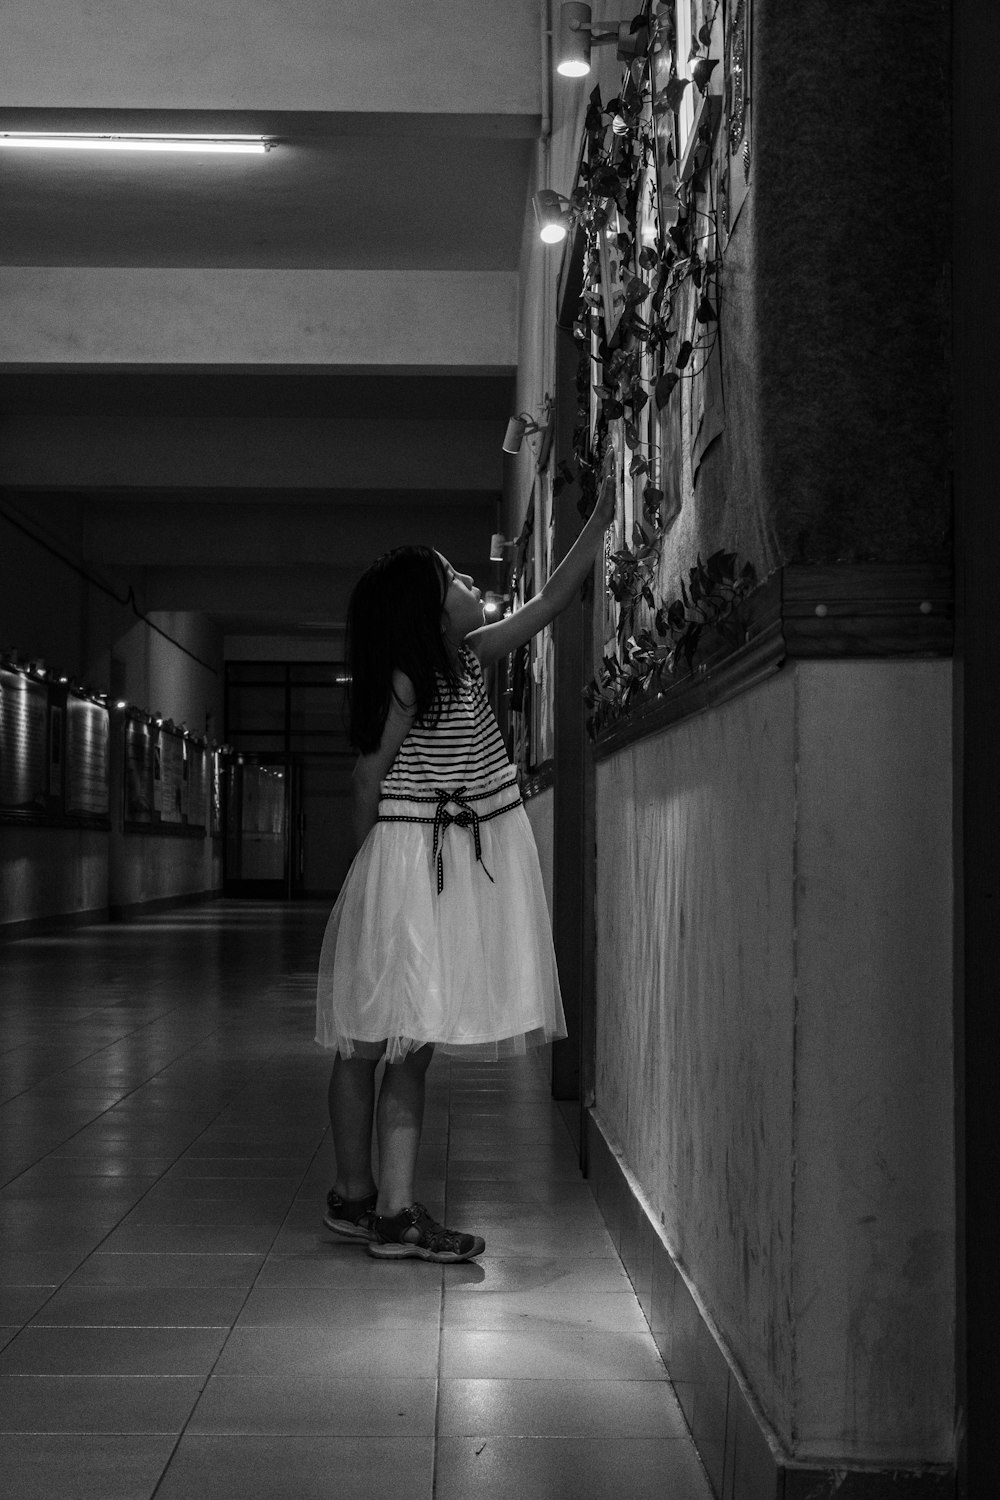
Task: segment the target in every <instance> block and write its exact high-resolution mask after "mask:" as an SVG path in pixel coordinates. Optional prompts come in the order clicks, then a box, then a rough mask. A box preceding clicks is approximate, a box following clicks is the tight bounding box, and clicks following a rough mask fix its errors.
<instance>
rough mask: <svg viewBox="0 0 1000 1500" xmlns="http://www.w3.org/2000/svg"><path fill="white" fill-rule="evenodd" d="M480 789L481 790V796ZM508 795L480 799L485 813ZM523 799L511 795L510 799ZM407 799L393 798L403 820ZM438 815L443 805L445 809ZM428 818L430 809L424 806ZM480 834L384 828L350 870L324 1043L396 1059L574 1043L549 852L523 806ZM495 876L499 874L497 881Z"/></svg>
mask: <svg viewBox="0 0 1000 1500" xmlns="http://www.w3.org/2000/svg"><path fill="white" fill-rule="evenodd" d="M467 795H471V792H470V793H469V794H467ZM503 800H504V798H503V795H502V794H498V795H496V796H492V795H491V794H490V793H489V791H488V790H487V791H485V792H483V791H482V790H481V791H480V793H479V797H478V800H477V802H476V803H475V805H476V808H477V813H478V814H479V816H480V817H483V815H485V814H488V813H489V812H491V811H495V810H496V809H497V808H498V807H499V806H501V805H502V803H503ZM506 801H507V802H509V801H510V793H509V792H508V793H507V794H506ZM401 809H402V813H403V814H404V815H405V812H406V810H407V808H406V804H400V803H399V802H398V801H396V802H383V803H382V804H380V812H383V813H390V814H392V815H394V816H397V817H399V816H400V814H401ZM431 810H433V808H432V809H431ZM414 811H415V812H417V813H420V812H423V813H425V814H426V813H427V811H428V809H427V807H426V806H419V805H417V806H415V808H414ZM479 836H480V849H481V858H480V859H477V857H476V845H475V838H474V835H473V830H472V828H471V827H461V826H458V825H455V824H452V825H451V826H449V827H446V828H445V829H444V830H443V831H439V849H440V855H441V875H442V887H441V890H440V891H439V890H438V864H437V859H436V858H435V855H434V828H433V826H432V825H431V824H430V823H417V822H409V821H398V822H378V823H376V824H375V826H374V828H372V830H371V832H370V833H369V835H368V837H367V838H366V840H365V842H364V844H363V845H362V846H361V848H360V850H359V851H358V854H357V856H356V857H355V860H354V863H353V864H352V865H351V868H350V870H349V871H348V875H347V879H346V880H345V882H344V885H343V889H342V890H341V892H340V895H339V897H338V899H337V903H336V905H335V906H334V908H333V912H332V913H331V915H330V920H329V922H328V924H327V929H326V936H325V938H324V940H323V950H322V954H321V956H320V965H319V982H318V988H317V1003H316V1040H317V1042H318V1043H319V1044H320V1046H322V1047H326V1048H329V1049H331V1050H336V1051H337V1052H339V1053H340V1054H341V1056H343V1057H351V1056H353V1055H354V1054H355V1053H357V1054H358V1055H360V1056H365V1057H378V1056H381V1055H382V1052H383V1051H385V1054H386V1057H387V1059H388V1060H389V1061H390V1062H392V1061H396V1060H398V1059H399V1058H401V1057H403V1056H405V1055H406V1053H407V1052H409V1051H411V1050H412V1049H414V1048H417V1047H422V1046H424V1045H425V1043H427V1042H433V1043H435V1044H436V1046H437V1048H438V1049H439V1050H441V1051H443V1052H450V1053H456V1054H462V1055H465V1056H469V1057H477V1058H489V1059H495V1058H498V1057H502V1056H505V1055H509V1054H512V1053H523V1052H524V1051H525V1049H526V1048H527V1047H529V1046H537V1045H540V1044H541V1043H544V1042H548V1041H551V1040H553V1039H554V1038H556V1037H562V1036H565V1035H566V1023H565V1019H564V1016H563V1009H562V1001H561V999H560V995H559V980H558V977H557V974H556V963H555V954H554V952H553V948H552V932H551V928H550V925H549V914H548V908H547V906H546V902H545V894H544V891H543V888H542V878H541V871H540V869H539V865H538V852H537V850H536V848H535V840H534V836H533V835H532V832H531V825H530V823H529V822H528V818H527V814H526V813H525V811H524V808H523V807H522V806H520V804H518V805H516V806H514V807H509V808H507V809H506V810H504V811H501V812H499V813H498V814H497V815H496V816H494V817H492V818H489V817H483V821H482V822H480V825H479ZM491 876H492V879H491V878H490V877H491Z"/></svg>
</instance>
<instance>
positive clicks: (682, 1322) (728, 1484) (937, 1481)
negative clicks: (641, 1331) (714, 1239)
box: [584, 1108, 956, 1500]
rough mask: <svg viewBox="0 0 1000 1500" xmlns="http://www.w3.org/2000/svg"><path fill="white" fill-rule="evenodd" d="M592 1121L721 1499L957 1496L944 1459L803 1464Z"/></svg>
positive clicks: (614, 1204)
mask: <svg viewBox="0 0 1000 1500" xmlns="http://www.w3.org/2000/svg"><path fill="white" fill-rule="evenodd" d="M584 1120H585V1130H586V1135H587V1160H588V1166H589V1169H588V1182H589V1186H590V1189H591V1191H592V1193H593V1194H594V1197H595V1199H596V1201H597V1206H598V1208H599V1209H600V1211H601V1214H602V1216H603V1218H604V1221H605V1223H606V1225H607V1227H608V1231H609V1233H610V1235H611V1237H612V1239H613V1240H614V1244H615V1248H616V1250H617V1251H618V1254H619V1255H620V1256H621V1259H622V1263H623V1264H624V1266H625V1270H626V1271H627V1273H628V1276H629V1279H630V1280H631V1282H632V1285H633V1287H634V1289H635V1293H636V1297H637V1298H638V1301H639V1306H640V1307H641V1308H642V1311H643V1315H644V1317H645V1318H646V1321H647V1323H648V1324H649V1328H650V1332H651V1333H652V1335H653V1339H654V1341H655V1343H656V1347H657V1349H658V1350H659V1353H660V1357H661V1359H662V1360H663V1363H664V1365H665V1366H666V1370H667V1374H668V1375H669V1376H670V1379H671V1381H672V1382H673V1385H674V1389H675V1391H676V1394H677V1397H678V1400H679V1402H680V1406H681V1410H682V1412H683V1414H684V1420H685V1421H686V1422H687V1424H688V1427H689V1428H690V1431H691V1435H692V1437H693V1439H694V1442H695V1445H696V1446H697V1448H698V1452H699V1455H700V1457H701V1460H702V1463H703V1464H704V1466H705V1470H706V1473H707V1474H708V1478H709V1482H710V1483H711V1485H712V1488H713V1490H714V1492H715V1495H716V1496H717V1497H718V1500H834V1497H835V1500H954V1496H955V1493H956V1481H955V1472H954V1470H953V1469H950V1468H947V1467H944V1466H940V1465H926V1466H923V1467H920V1468H912V1469H901V1468H890V1467H886V1468H883V1467H879V1466H877V1465H874V1464H856V1465H853V1466H851V1465H847V1464H845V1463H844V1461H843V1460H842V1459H837V1460H833V1459H829V1460H825V1461H824V1460H820V1459H817V1460H815V1461H811V1462H809V1463H803V1462H801V1461H798V1460H796V1459H794V1458H792V1457H791V1455H789V1454H788V1453H786V1452H785V1451H784V1450H783V1448H782V1445H781V1443H780V1441H779V1439H778V1437H777V1436H776V1434H775V1433H774V1431H773V1429H772V1428H771V1426H770V1424H769V1423H768V1422H767V1419H766V1418H765V1416H764V1415H763V1413H762V1411H761V1409H760V1407H759V1405H758V1404H757V1402H756V1400H755V1399H754V1396H753V1392H752V1390H751V1389H750V1387H749V1385H748V1383H747V1381H746V1379H745V1378H744V1376H743V1374H742V1372H741V1371H740V1370H739V1368H738V1366H737V1364H736V1361H735V1360H734V1358H733V1356H732V1354H731V1353H730V1351H729V1350H728V1348H727V1346H726V1342H725V1339H724V1337H723V1335H722V1334H721V1332H720V1331H719V1329H718V1328H717V1327H716V1326H715V1324H714V1322H713V1320H712V1318H711V1316H710V1314H709V1313H708V1312H707V1310H706V1309H705V1307H704V1306H703V1304H702V1302H701V1299H700V1297H699V1296H698V1292H697V1288H696V1287H695V1286H694V1284H693V1283H692V1281H691V1279H690V1277H689V1276H688V1274H687V1272H686V1271H685V1270H684V1268H683V1267H682V1266H681V1264H680V1262H679V1260H678V1259H677V1257H676V1256H675V1255H674V1254H673V1253H672V1251H671V1249H670V1247H669V1245H668V1244H667V1242H666V1239H665V1237H664V1235H663V1231H662V1229H661V1228H660V1226H659V1225H658V1224H657V1223H656V1222H655V1219H654V1218H653V1215H652V1213H651V1210H650V1208H649V1205H648V1203H647V1202H646V1200H645V1196H644V1194H643V1192H642V1189H641V1187H640V1185H639V1183H638V1182H637V1181H636V1179H635V1178H634V1176H633V1174H632V1173H631V1172H630V1171H629V1169H628V1167H627V1165H626V1163H625V1161H624V1159H623V1156H622V1153H621V1151H620V1149H619V1148H618V1147H617V1146H616V1145H615V1143H614V1141H613V1139H612V1137H611V1136H610V1133H609V1132H608V1131H607V1129H606V1128H605V1126H604V1125H603V1123H602V1121H601V1119H600V1116H599V1114H598V1112H597V1111H596V1110H595V1109H593V1108H590V1109H587V1110H586V1111H585V1115H584Z"/></svg>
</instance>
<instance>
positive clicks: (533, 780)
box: [521, 759, 556, 802]
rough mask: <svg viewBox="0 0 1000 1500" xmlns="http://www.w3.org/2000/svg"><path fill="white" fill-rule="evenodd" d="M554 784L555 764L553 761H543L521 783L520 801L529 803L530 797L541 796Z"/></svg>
mask: <svg viewBox="0 0 1000 1500" xmlns="http://www.w3.org/2000/svg"><path fill="white" fill-rule="evenodd" d="M555 783H556V763H555V761H554V760H552V759H549V760H543V761H542V762H541V764H540V765H538V766H536V767H535V769H534V770H533V771H532V772H530V774H529V775H527V776H526V777H525V778H524V780H523V782H522V783H521V800H522V801H523V802H530V801H531V799H532V797H539V796H541V794H542V792H547V791H549V789H550V788H551V787H553V786H555Z"/></svg>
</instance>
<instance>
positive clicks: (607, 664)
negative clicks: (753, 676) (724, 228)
mask: <svg viewBox="0 0 1000 1500" xmlns="http://www.w3.org/2000/svg"><path fill="white" fill-rule="evenodd" d="M718 9H719V0H716V5H715V10H714V11H713V14H712V16H711V17H710V18H709V19H708V20H706V21H705V23H704V24H703V25H702V27H701V28H700V30H699V32H698V35H697V38H696V40H695V42H694V45H693V47H692V51H691V55H690V57H689V58H687V59H684V60H683V62H684V67H685V69H687V68H688V65H690V76H689V77H686V76H681V75H680V73H679V71H678V67H677V59H676V36H675V31H674V19H673V6H672V5H670V4H667V3H658V4H656V5H655V6H652V7H650V6H647V7H645V8H644V10H643V11H642V12H641V13H640V15H638V16H636V17H635V19H634V21H633V23H632V30H633V31H639V30H642V29H645V30H647V34H648V48H649V57H650V59H651V58H652V56H653V53H654V51H659V50H660V49H662V48H667V49H668V50H669V53H670V54H672V55H673V57H674V60H673V63H672V65H671V68H670V76H669V78H668V82H667V84H666V86H665V87H663V88H662V89H661V90H660V91H659V92H658V93H657V94H656V96H655V97H654V96H653V89H652V85H651V82H650V79H651V77H652V72H653V70H652V67H649V68H647V69H646V72H645V74H644V75H643V81H642V82H641V83H640V82H637V80H636V78H635V77H634V75H633V73H632V70H631V69H630V70H629V71H628V72H627V73H626V75H625V77H624V79H623V84H622V88H621V91H620V93H619V94H618V96H617V97H615V98H613V99H609V100H608V102H607V103H606V104H605V103H603V102H602V99H601V94H600V90H599V89H598V88H595V89H594V90H593V92H592V93H591V95H590V99H589V103H588V108H587V114H586V120H585V127H584V128H585V136H586V140H585V150H584V153H583V160H582V163H581V167H580V175H579V181H578V183H577V186H576V188H575V190H574V192H573V195H572V197H571V199H570V214H571V216H572V217H573V218H574V219H575V221H576V222H577V223H579V224H580V225H582V227H583V228H584V230H585V233H586V248H585V257H584V277H583V288H582V292H581V297H580V302H579V306H578V309H577V313H576V316H575V319H574V323H573V334H574V337H575V339H576V342H577V347H578V350H579V365H578V373H577V398H578V403H577V422H576V425H575V427H574V433H573V445H572V459H571V460H570V461H568V462H565V461H564V462H563V463H561V464H560V465H559V467H558V470H557V474H556V478H555V481H554V486H553V490H554V493H556V494H558V493H559V492H560V491H561V490H562V489H563V488H564V487H565V486H566V485H567V484H576V485H577V486H578V487H579V490H580V498H579V501H578V504H579V509H580V510H581V512H582V513H583V514H584V515H589V514H590V511H591V509H592V508H593V504H594V499H595V495H596V471H597V467H598V465H599V460H600V456H601V454H602V453H603V450H604V448H605V446H606V443H607V430H608V424H609V423H611V422H621V423H622V430H623V435H624V438H625V441H626V443H627V445H628V447H629V449H630V450H631V458H630V462H629V468H628V472H629V475H630V477H631V478H632V479H638V478H641V477H643V476H646V483H645V484H644V486H643V491H642V520H641V521H638V520H637V521H636V523H635V526H634V529H633V534H632V538H631V545H626V546H624V547H622V548H620V549H619V550H618V551H616V552H615V553H613V554H612V556H611V558H610V568H609V572H608V575H607V587H608V590H609V592H610V593H611V595H612V597H613V598H614V600H615V602H616V604H617V605H618V629H617V634H616V642H615V650H614V651H612V652H609V653H608V654H606V655H605V656H604V658H603V662H602V665H601V669H600V670H599V672H598V673H597V674H596V675H595V677H594V678H593V679H592V681H591V682H590V683H589V684H588V686H587V689H586V692H585V697H586V701H587V706H588V709H589V717H588V729H589V732H590V734H591V735H592V736H596V735H597V734H598V733H599V732H600V730H601V729H602V728H604V727H605V726H606V725H607V724H609V723H613V722H615V721H617V720H619V719H621V718H622V717H623V716H624V715H626V714H627V713H628V712H629V711H630V709H631V708H632V707H633V706H634V705H635V704H636V703H638V702H639V701H642V700H644V699H646V698H648V697H649V696H650V695H655V694H657V693H660V692H662V691H663V690H664V689H665V688H666V687H667V686H669V685H670V684H671V683H672V682H673V681H675V680H677V679H678V678H679V677H680V676H681V675H682V674H684V673H686V672H690V671H691V670H692V668H693V666H694V664H695V660H696V658H697V656H698V654H699V652H700V650H701V649H702V648H703V646H704V642H705V639H706V633H707V634H708V635H709V637H710V638H711V640H712V641H713V642H717V641H719V640H720V639H726V638H727V635H731V637H732V640H733V641H734V642H735V641H736V639H737V636H738V632H737V629H736V621H735V618H734V617H735V615H736V611H737V610H738V607H739V605H740V603H741V602H742V601H743V600H744V599H745V598H746V596H747V595H748V594H749V592H750V590H751V589H752V588H753V586H754V583H755V581H756V580H755V577H754V571H753V568H752V566H751V565H750V564H749V563H745V564H743V565H742V566H741V565H740V564H739V563H738V561H737V558H736V555H735V553H733V552H727V551H725V550H720V551H718V552H716V553H713V555H712V556H711V557H710V558H709V559H708V560H707V562H703V561H702V560H701V558H700V557H699V558H698V560H697V562H696V563H695V566H694V567H693V568H691V569H689V571H688V574H687V577H686V578H682V579H681V580H680V583H679V587H678V590H677V593H676V596H675V597H673V598H671V599H669V600H667V599H665V598H663V596H662V594H661V592H660V589H659V583H658V579H659V573H660V566H661V558H662V551H663V540H664V531H663V526H664V523H663V519H662V507H663V502H664V498H665V496H664V492H663V490H662V489H661V488H660V487H659V486H657V485H656V484H655V483H653V481H652V478H651V477H650V476H651V472H652V469H653V463H652V452H651V450H650V445H649V444H647V443H644V442H643V440H642V435H641V426H640V418H641V415H642V413H643V412H644V411H645V409H646V408H647V406H648V405H649V403H652V404H653V406H654V407H655V410H656V411H657V412H662V411H664V410H665V409H666V408H667V407H668V405H669V403H670V402H671V401H672V400H674V401H675V400H677V399H678V388H679V387H680V385H681V383H682V382H683V381H685V380H693V379H694V378H696V377H697V376H698V375H700V374H701V372H702V371H703V369H704V368H705V365H706V363H707V360H708V358H709V357H710V355H711V352H712V349H713V347H714V343H715V340H716V338H717V337H718V329H719V320H720V310H721V306H722V295H721V292H722V258H721V252H720V251H719V248H718V244H719V241H718V235H717V232H716V231H717V224H716V222H715V215H714V212H712V211H708V212H706V211H705V210H704V209H703V208H701V207H699V205H698V202H697V199H698V194H699V192H700V190H701V188H702V187H703V183H702V181H701V179H700V178H699V176H698V174H697V173H694V174H693V175H692V176H691V177H689V179H688V181H687V182H686V183H683V184H680V185H679V186H678V189H677V199H678V204H679V213H678V216H677V218H676V220H675V222H674V223H672V224H669V225H663V224H662V223H660V222H657V224H656V232H655V239H654V241H653V243H651V244H644V245H642V246H641V248H639V249H638V253H636V250H637V243H638V230H639V217H640V205H641V194H642V192H643V188H644V186H645V185H646V184H647V183H648V181H649V178H650V175H651V173H652V174H653V175H655V154H654V140H653V131H654V128H655V124H656V121H657V120H658V119H662V118H663V116H664V115H666V114H670V113H673V114H677V113H678V112H679V111H680V110H681V108H682V105H683V102H684V99H685V96H686V94H687V91H688V89H690V88H692V87H694V88H695V89H697V90H698V92H699V94H701V95H702V96H705V95H706V94H707V92H708V90H709V87H710V83H711V78H712V74H713V72H714V70H715V68H716V66H717V64H718V58H715V57H712V56H711V54H710V50H709V49H710V48H711V46H712V40H713V27H714V23H715V20H716V16H717V14H718ZM698 140H699V142H700V144H701V146H702V147H704V148H707V150H708V156H709V159H711V147H712V129H711V125H710V123H703V124H702V125H701V127H700V129H699V134H698ZM668 160H669V161H670V162H671V163H674V162H675V160H676V159H675V157H674V154H673V149H672V146H670V147H669V148H668ZM653 201H654V203H655V201H656V200H655V199H654V200H653ZM609 234H610V235H611V236H612V238H611V239H610V240H609V239H608V236H609ZM602 242H603V243H605V244H607V245H609V246H610V247H611V248H612V249H613V251H614V253H615V256H616V260H617V264H618V265H620V266H621V267H623V268H628V269H626V270H624V272H623V274H622V277H621V284H620V286H617V287H616V288H615V291H616V294H617V301H616V304H615V308H614V312H615V322H614V331H613V337H612V338H609V336H608V332H607V323H606V318H605V302H606V299H608V298H609V297H610V296H611V290H612V289H611V288H610V287H608V286H606V285H603V284H602V250H601V247H602ZM607 260H608V258H607V257H605V263H606V264H607ZM692 306H693V309H694V312H693V318H692V320H691V326H690V327H689V328H686V329H685V330H684V331H683V332H682V331H681V329H680V327H679V324H680V318H681V312H682V308H687V309H688V316H690V310H691V308H692ZM649 356H653V358H652V359H651V358H649ZM650 372H652V373H650ZM592 393H593V395H594V396H596V398H597V419H596V422H595V423H594V424H593V426H592V424H591V394H592ZM644 450H645V451H644Z"/></svg>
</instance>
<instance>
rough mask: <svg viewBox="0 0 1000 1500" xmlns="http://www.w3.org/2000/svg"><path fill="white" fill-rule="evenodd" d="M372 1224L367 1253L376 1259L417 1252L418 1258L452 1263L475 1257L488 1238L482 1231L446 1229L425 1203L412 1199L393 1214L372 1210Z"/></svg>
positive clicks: (403, 1255) (399, 1256)
mask: <svg viewBox="0 0 1000 1500" xmlns="http://www.w3.org/2000/svg"><path fill="white" fill-rule="evenodd" d="M371 1227H372V1230H373V1233H372V1235H371V1238H370V1242H369V1245H368V1254H369V1255H374V1256H375V1257H376V1259H377V1260H403V1259H404V1258H406V1257H408V1256H415V1257H416V1258H417V1259H418V1260H433V1261H438V1262H440V1263H442V1264H451V1263H453V1262H455V1261H460V1260H472V1258H473V1257H474V1256H476V1255H482V1253H483V1251H484V1250H485V1249H486V1241H485V1240H484V1239H482V1237H481V1236H480V1235H478V1234H460V1233H459V1232H458V1230H457V1229H445V1227H444V1225H443V1224H439V1223H438V1222H437V1220H436V1219H432V1218H431V1216H430V1214H429V1213H428V1212H427V1210H426V1208H424V1206H423V1204H422V1203H411V1204H410V1206H409V1208H404V1209H402V1210H401V1212H400V1213H398V1214H393V1215H391V1216H390V1217H383V1216H382V1215H380V1214H373V1215H372V1218H371Z"/></svg>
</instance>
